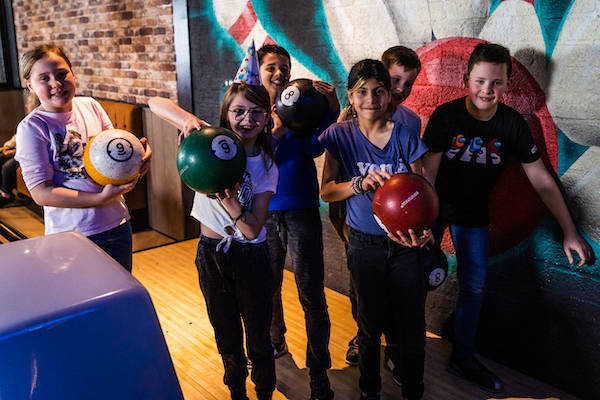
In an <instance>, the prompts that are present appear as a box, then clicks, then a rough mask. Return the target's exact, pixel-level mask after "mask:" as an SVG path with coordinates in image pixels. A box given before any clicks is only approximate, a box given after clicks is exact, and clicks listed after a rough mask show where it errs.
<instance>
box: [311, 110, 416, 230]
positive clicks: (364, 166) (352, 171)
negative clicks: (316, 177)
mask: <svg viewBox="0 0 600 400" xmlns="http://www.w3.org/2000/svg"><path fill="white" fill-rule="evenodd" d="M319 141H320V142H321V144H322V145H323V147H325V149H326V150H327V151H328V152H329V154H330V155H331V156H332V157H333V158H335V159H336V160H337V161H338V162H339V163H340V165H341V167H342V170H341V177H340V178H341V181H349V180H350V179H352V177H354V176H357V175H362V176H366V175H368V174H369V173H370V172H373V171H376V170H380V171H384V170H385V171H387V172H388V173H390V174H396V173H404V172H408V171H410V164H411V163H413V162H414V161H416V160H418V159H419V158H420V157H421V156H422V155H423V154H425V153H426V152H427V147H426V146H425V144H424V143H423V141H422V140H421V138H420V137H419V132H418V131H414V130H412V129H409V128H408V127H407V126H406V125H404V124H402V123H399V122H395V123H394V129H393V130H392V135H391V136H390V140H389V141H388V143H387V144H386V145H385V147H384V148H383V149H380V148H378V147H377V146H375V145H373V143H371V142H369V140H368V139H367V138H366V136H365V135H364V134H363V133H362V131H361V130H360V128H359V126H358V122H357V120H356V119H351V120H348V121H344V122H340V123H337V124H333V125H331V126H330V127H329V128H328V129H327V130H326V131H325V132H324V133H323V134H322V135H321V136H320V137H319ZM373 195H374V192H368V193H365V194H361V195H354V196H351V197H349V198H348V199H346V204H347V213H346V223H347V224H348V225H349V226H350V227H352V228H353V229H356V230H358V231H361V232H364V233H368V234H371V235H385V234H386V233H385V232H384V231H383V229H381V227H380V226H379V225H378V224H377V222H376V221H375V218H373Z"/></svg>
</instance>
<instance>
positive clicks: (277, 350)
mask: <svg viewBox="0 0 600 400" xmlns="http://www.w3.org/2000/svg"><path fill="white" fill-rule="evenodd" d="M287 353H288V347H287V343H286V342H285V341H284V342H283V343H277V344H273V355H274V356H275V358H279V357H281V356H285V355H286V354H287Z"/></svg>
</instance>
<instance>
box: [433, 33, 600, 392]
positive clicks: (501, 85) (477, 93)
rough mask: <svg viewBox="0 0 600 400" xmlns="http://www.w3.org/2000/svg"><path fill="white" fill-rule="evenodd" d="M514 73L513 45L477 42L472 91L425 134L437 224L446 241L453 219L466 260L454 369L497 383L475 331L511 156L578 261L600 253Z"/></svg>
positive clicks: (498, 386)
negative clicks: (509, 98)
mask: <svg viewBox="0 0 600 400" xmlns="http://www.w3.org/2000/svg"><path fill="white" fill-rule="evenodd" d="M510 73H511V59H510V53H509V52H508V50H507V49H506V48H504V47H502V46H500V45H497V44H491V43H480V44H478V45H477V46H475V48H474V50H473V53H472V54H471V57H470V58H469V63H468V67H467V75H465V84H466V86H467V88H468V91H469V93H468V95H467V96H466V97H463V98H460V99H457V100H453V101H450V102H448V103H445V104H443V105H441V106H439V107H438V108H437V109H436V110H435V111H434V113H433V114H432V115H431V118H430V120H429V123H428V124H427V128H426V129H425V133H424V136H423V140H424V142H425V144H426V145H427V147H429V150H430V153H428V154H427V156H426V157H425V159H424V173H425V176H426V177H427V178H428V179H429V180H430V182H432V183H434V184H435V187H436V190H437V192H438V194H439V196H440V216H439V219H438V223H437V224H436V225H437V227H436V228H437V229H434V235H435V238H436V242H437V243H439V241H440V239H441V235H442V233H443V231H444V229H445V227H446V226H448V225H449V226H450V233H451V236H452V242H453V244H454V248H455V249H456V258H457V263H458V282H459V294H458V299H457V302H456V311H455V319H454V335H455V338H454V348H453V353H452V356H451V358H450V365H449V371H450V372H451V373H454V374H456V375H458V376H461V377H463V378H465V379H467V380H469V381H471V382H474V383H476V384H478V385H479V386H481V387H483V388H485V389H487V390H489V391H492V392H502V391H503V390H504V388H503V383H502V381H501V380H500V379H499V378H498V377H497V376H496V375H495V374H494V373H493V372H491V371H489V370H488V369H487V368H486V367H485V366H483V365H482V364H481V362H479V360H477V359H476V358H475V357H474V353H475V332H476V330H477V324H478V321H479V313H480V310H481V302H482V298H483V291H484V287H485V276H486V269H487V261H488V260H487V259H488V247H489V229H488V225H489V196H490V192H491V190H492V187H493V186H494V184H495V183H496V181H497V180H498V177H499V176H500V174H501V172H502V170H503V168H504V166H505V162H506V161H507V159H508V157H509V156H511V155H515V156H516V157H517V159H518V160H519V161H520V162H521V165H522V167H523V170H524V171H525V174H526V175H527V177H528V179H529V181H530V182H531V184H532V186H533V187H534V189H535V190H536V192H537V193H538V195H539V196H540V198H541V199H542V201H543V202H544V203H545V204H546V206H547V207H548V209H549V210H550V212H551V213H552V214H553V215H554V217H555V218H556V220H557V221H558V223H559V224H560V227H561V228H562V231H563V234H564V239H563V248H564V251H565V254H566V255H567V258H568V260H569V263H573V256H572V255H571V251H575V252H576V253H577V254H578V255H579V257H580V261H579V263H578V265H580V266H581V265H583V264H584V263H593V260H594V253H593V251H592V249H591V247H590V246H589V245H588V244H587V242H586V241H585V240H584V239H583V238H582V237H581V236H580V235H579V234H578V233H577V229H576V228H575V225H574V224H573V220H572V219H571V216H570V214H569V211H568V209H567V206H566V204H565V201H564V199H563V197H562V194H561V192H560V190H559V188H558V186H557V184H556V181H555V180H554V178H553V177H552V175H551V174H550V173H549V172H548V170H547V169H546V167H545V166H544V164H543V162H542V160H541V159H540V155H539V151H538V149H537V147H536V146H535V144H534V142H533V139H532V137H531V133H530V131H529V127H528V126H527V124H526V122H525V120H524V119H523V117H522V116H521V115H520V114H519V113H518V112H517V111H516V110H514V109H512V108H510V107H508V106H507V105H505V104H503V103H501V102H500V99H501V97H502V95H503V94H504V92H505V91H506V90H507V86H508V80H509V78H510Z"/></svg>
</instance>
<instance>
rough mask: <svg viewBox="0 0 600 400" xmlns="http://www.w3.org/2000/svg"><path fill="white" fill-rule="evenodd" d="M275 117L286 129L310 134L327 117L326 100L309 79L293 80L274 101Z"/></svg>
mask: <svg viewBox="0 0 600 400" xmlns="http://www.w3.org/2000/svg"><path fill="white" fill-rule="evenodd" d="M276 108H277V115H279V118H281V122H282V123H283V125H284V126H285V127H287V128H288V129H290V130H292V131H295V132H298V133H301V134H306V135H309V134H312V133H313V132H314V130H315V129H316V128H318V127H319V125H321V122H323V119H325V116H326V115H327V110H328V108H329V105H328V103H327V98H326V97H325V95H323V94H322V93H320V92H318V91H317V90H316V89H315V88H314V87H313V85H312V80H310V79H295V80H293V81H291V82H289V83H288V84H287V85H286V86H285V87H284V88H283V90H282V91H281V94H280V95H279V96H278V97H277V101H276Z"/></svg>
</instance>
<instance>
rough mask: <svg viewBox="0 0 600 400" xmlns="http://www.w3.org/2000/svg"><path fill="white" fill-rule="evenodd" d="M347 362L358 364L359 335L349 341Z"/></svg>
mask: <svg viewBox="0 0 600 400" xmlns="http://www.w3.org/2000/svg"><path fill="white" fill-rule="evenodd" d="M346 364H348V365H358V336H354V337H353V338H352V340H351V341H350V342H348V351H347V352H346Z"/></svg>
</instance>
